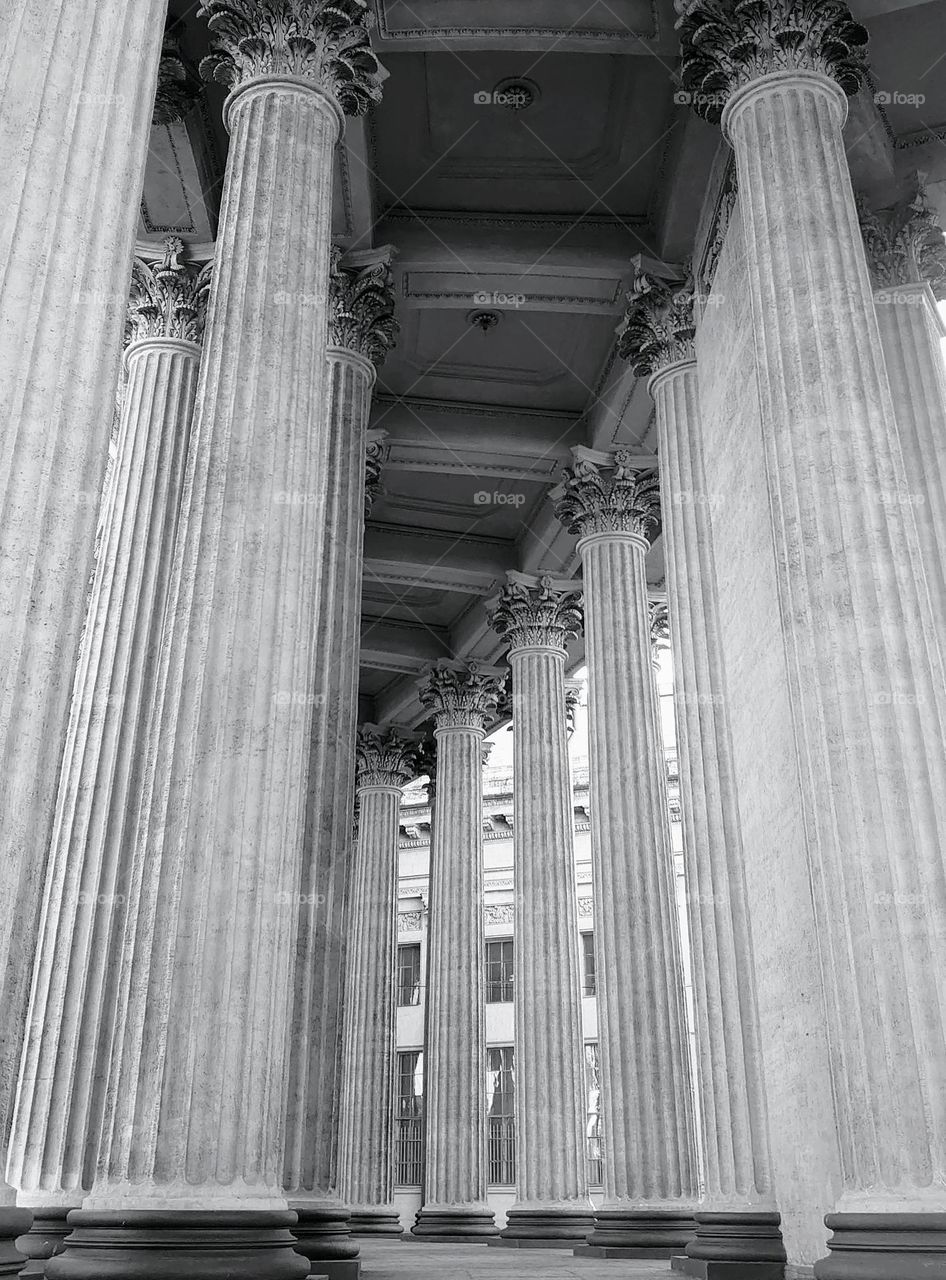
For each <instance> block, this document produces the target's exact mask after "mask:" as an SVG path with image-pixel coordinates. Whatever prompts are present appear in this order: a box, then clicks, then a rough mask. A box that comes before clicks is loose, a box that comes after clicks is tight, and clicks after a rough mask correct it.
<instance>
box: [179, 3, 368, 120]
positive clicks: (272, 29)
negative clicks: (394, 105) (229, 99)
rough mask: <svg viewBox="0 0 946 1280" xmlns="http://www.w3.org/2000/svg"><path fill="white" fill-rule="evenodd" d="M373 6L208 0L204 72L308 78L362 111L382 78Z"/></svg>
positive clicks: (229, 82) (352, 111)
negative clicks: (371, 34) (373, 39)
mask: <svg viewBox="0 0 946 1280" xmlns="http://www.w3.org/2000/svg"><path fill="white" fill-rule="evenodd" d="M368 10H369V6H368V3H367V0H203V4H202V5H201V8H200V10H199V12H200V15H201V17H205V18H206V19H207V25H208V26H209V28H210V35H211V45H212V50H213V51H212V53H211V54H210V55H209V56H208V57H206V58H204V60H203V61H202V62H201V64H200V73H201V75H202V76H203V77H204V78H205V79H207V80H211V79H213V80H218V81H219V82H220V83H221V84H225V85H226V86H227V88H228V89H230V90H234V89H238V88H240V87H241V86H242V85H244V84H246V83H248V82H249V81H251V80H255V79H259V78H261V77H271V76H291V77H293V78H295V79H298V80H308V81H310V82H311V83H312V84H313V85H316V86H318V87H319V88H321V89H322V90H323V91H324V92H325V93H327V94H328V95H329V96H330V97H331V98H333V99H334V101H335V102H337V103H338V106H339V107H340V108H341V110H342V111H344V112H345V114H346V115H349V116H363V115H364V114H365V112H366V111H367V110H368V107H369V105H370V104H371V103H372V102H378V101H379V100H380V98H381V82H382V80H383V78H384V72H383V70H382V68H381V65H380V63H379V62H378V59H377V58H376V57H375V54H374V53H373V51H372V48H371V44H370V43H369V40H368V26H369V12H368Z"/></svg>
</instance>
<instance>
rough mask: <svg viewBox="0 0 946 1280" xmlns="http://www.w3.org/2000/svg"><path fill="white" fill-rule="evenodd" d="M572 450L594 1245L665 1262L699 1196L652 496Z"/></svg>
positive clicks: (632, 476) (563, 507) (622, 458)
mask: <svg viewBox="0 0 946 1280" xmlns="http://www.w3.org/2000/svg"><path fill="white" fill-rule="evenodd" d="M574 453H575V463H574V466H573V467H572V468H569V469H567V470H566V472H565V483H564V484H563V485H562V486H561V488H559V489H558V490H556V491H555V495H554V496H555V497H556V499H557V500H558V504H557V511H558V514H559V517H560V518H561V519H562V520H563V522H564V523H565V524H566V527H568V528H569V529H570V530H571V531H572V532H575V533H578V534H579V542H578V547H579V550H580V553H581V558H582V579H583V584H584V600H585V640H586V648H585V654H586V660H587V663H588V744H589V783H590V788H591V814H592V821H591V850H592V867H593V877H594V884H595V898H594V925H595V948H596V951H597V953H598V955H599V956H600V957H601V964H600V965H599V966H598V1046H599V1055H600V1063H601V1101H602V1106H601V1111H602V1122H603V1129H604V1141H603V1144H602V1149H603V1154H604V1190H605V1198H604V1201H603V1203H602V1205H601V1206H600V1207H599V1208H598V1210H597V1211H596V1214H595V1231H594V1234H593V1235H592V1236H590V1237H589V1241H588V1243H589V1245H590V1246H591V1247H592V1248H594V1249H599V1248H600V1249H621V1250H622V1251H627V1252H628V1253H629V1254H631V1255H633V1254H637V1255H638V1256H650V1257H653V1256H659V1255H660V1254H661V1253H662V1254H663V1256H665V1257H669V1256H670V1254H671V1253H677V1252H682V1250H683V1249H684V1248H685V1247H686V1244H687V1242H688V1240H689V1239H690V1237H691V1236H692V1234H693V1227H694V1223H693V1209H694V1205H695V1201H696V1196H697V1185H696V1154H695V1148H694V1135H693V1097H692V1084H691V1080H690V1066H689V1051H688V1039H687V1034H686V1025H685V1009H684V997H683V970H682V961H681V954H680V936H679V924H678V913H677V905H676V896H675V877H674V874H673V861H672V855H671V850H670V819H669V806H668V802H667V782H666V771H665V766H664V758H663V746H662V740H661V734H660V729H659V726H658V709H657V688H656V682H655V680H654V670H653V656H652V650H651V621H650V611H649V606H648V598H647V576H646V569H645V556H646V553H647V550H648V548H649V545H650V544H649V542H648V538H647V533H648V532H649V530H650V529H651V528H652V527H653V526H654V525H656V522H657V509H658V494H657V485H656V480H655V479H654V477H653V476H652V475H650V474H648V473H647V472H646V470H645V471H634V470H633V469H632V467H631V459H630V456H629V455H627V454H624V453H618V454H616V455H614V456H613V457H612V456H611V455H608V454H599V453H592V452H591V451H590V450H585V449H576V450H575V451H574ZM612 468H613V470H612ZM609 472H610V474H609Z"/></svg>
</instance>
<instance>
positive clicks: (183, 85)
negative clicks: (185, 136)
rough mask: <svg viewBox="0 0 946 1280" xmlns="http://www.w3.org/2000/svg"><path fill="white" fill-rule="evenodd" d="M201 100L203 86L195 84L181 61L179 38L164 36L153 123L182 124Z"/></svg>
mask: <svg viewBox="0 0 946 1280" xmlns="http://www.w3.org/2000/svg"><path fill="white" fill-rule="evenodd" d="M199 97H200V85H199V84H195V82H194V80H193V78H192V76H191V74H190V72H189V71H188V70H187V67H186V66H185V65H184V62H183V60H182V59H181V50H180V45H179V44H178V42H177V37H176V36H175V35H174V34H173V33H172V32H170V31H168V32H165V35H164V43H163V44H162V45H161V61H160V62H159V63H158V87H157V90H156V91H155V95H154V113H153V115H152V117H151V123H152V124H173V123H174V122H175V120H183V119H184V117H185V116H186V115H187V114H188V112H189V111H190V109H191V107H192V106H193V105H194V103H195V102H196V101H197V99H198V98H199Z"/></svg>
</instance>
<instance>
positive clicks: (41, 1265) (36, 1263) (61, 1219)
mask: <svg viewBox="0 0 946 1280" xmlns="http://www.w3.org/2000/svg"><path fill="white" fill-rule="evenodd" d="M72 1208H78V1205H73V1206H72V1207H71V1208H70V1206H69V1205H52V1206H50V1207H49V1208H48V1209H44V1208H39V1209H33V1210H32V1214H33V1225H32V1226H31V1227H30V1229H29V1230H28V1231H27V1232H26V1233H25V1235H22V1236H20V1238H19V1240H17V1242H16V1247H17V1248H18V1249H19V1251H20V1253H23V1254H25V1255H26V1257H27V1258H28V1259H29V1261H28V1262H27V1264H26V1266H25V1267H24V1268H23V1270H22V1271H21V1272H20V1276H21V1277H22V1280H39V1278H40V1276H44V1275H45V1274H46V1263H47V1262H48V1261H49V1259H50V1258H54V1257H55V1256H56V1254H58V1253H62V1249H63V1241H64V1240H65V1238H66V1236H67V1235H68V1234H69V1232H70V1231H71V1230H72V1228H71V1227H70V1226H68V1225H67V1223H66V1218H67V1216H68V1214H69V1213H70V1212H71V1211H72ZM2 1274H3V1270H2V1268H0V1275H2Z"/></svg>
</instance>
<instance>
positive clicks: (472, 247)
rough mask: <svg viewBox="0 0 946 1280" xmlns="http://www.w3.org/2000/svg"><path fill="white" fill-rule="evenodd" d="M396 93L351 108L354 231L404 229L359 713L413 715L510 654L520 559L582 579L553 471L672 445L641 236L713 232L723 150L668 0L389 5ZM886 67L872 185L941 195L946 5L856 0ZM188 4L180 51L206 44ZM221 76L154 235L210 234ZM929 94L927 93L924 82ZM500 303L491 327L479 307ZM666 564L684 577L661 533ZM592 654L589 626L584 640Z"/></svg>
mask: <svg viewBox="0 0 946 1280" xmlns="http://www.w3.org/2000/svg"><path fill="white" fill-rule="evenodd" d="M375 7H376V18H377V23H376V28H375V31H374V34H373V43H374V45H375V47H376V50H377V52H378V53H379V55H380V57H381V60H382V62H383V64H384V65H385V67H386V69H387V71H388V72H389V78H388V80H387V81H386V84H385V87H384V99H383V101H382V102H381V103H380V104H379V105H378V106H377V107H375V108H374V109H373V110H372V112H371V113H370V115H369V116H368V117H367V118H366V119H365V120H358V121H349V123H348V128H347V133H346V137H345V139H344V141H343V143H342V144H341V145H340V147H339V149H338V157H337V166H336V177H335V192H334V209H333V227H334V233H335V236H336V239H337V240H338V241H339V242H340V243H341V244H343V245H344V246H346V247H351V248H355V247H361V248H363V247H370V246H379V245H384V244H390V245H392V246H393V247H394V249H395V250H396V257H395V259H394V275H395V284H396V290H397V298H398V314H399V319H400V324H401V334H400V339H399V342H398V345H397V348H396V349H395V351H394V352H393V353H392V354H391V355H390V356H389V358H388V360H387V362H386V363H385V365H384V366H383V367H382V369H381V371H380V376H379V379H378V385H377V391H376V395H375V399H374V405H373V409H372V426H374V427H379V428H382V429H383V430H385V431H386V432H387V433H388V444H389V448H390V455H389V459H388V462H387V465H386V468H385V471H384V476H383V483H384V492H383V494H382V496H381V497H380V498H379V499H378V500H377V501H376V503H375V505H374V508H373V510H372V513H371V518H370V520H369V523H368V528H367V532H366V541H365V584H364V595H363V602H362V656H361V699H362V705H361V711H362V715H363V717H364V718H365V719H369V720H373V721H385V720H394V721H397V722H401V723H407V724H409V725H416V724H417V723H418V722H419V721H420V720H421V719H422V717H423V712H422V709H421V707H420V704H419V702H418V700H417V697H416V690H415V683H416V680H417V678H418V676H419V675H420V673H421V671H422V670H423V668H424V667H425V665H426V664H427V663H429V662H431V661H432V660H434V659H436V658H438V657H448V656H458V655H459V656H475V657H479V658H481V659H483V660H484V661H487V662H494V661H496V660H497V659H498V658H499V655H500V652H501V647H502V646H501V645H500V643H499V642H498V641H497V640H496V638H495V637H494V636H492V634H491V633H490V631H489V629H488V627H487V626H486V620H485V612H484V602H485V600H486V599H488V597H489V596H491V595H492V594H494V593H495V591H496V590H497V589H498V587H499V585H500V584H501V583H502V580H503V578H504V575H505V572H506V570H507V569H512V568H516V569H523V570H527V571H530V572H545V571H548V572H551V573H555V574H571V573H574V572H575V571H576V569H577V561H576V556H575V551H574V538H572V537H570V536H569V535H566V534H564V533H563V532H562V531H561V529H560V528H559V527H558V525H557V523H556V521H555V520H554V518H553V516H552V513H551V510H550V504H549V501H548V491H549V488H550V487H551V486H552V485H553V484H554V483H556V482H557V480H558V478H559V472H560V469H561V467H562V465H563V464H564V463H565V462H566V461H567V460H568V459H569V456H570V455H569V450H570V447H571V446H572V445H575V444H586V445H591V446H593V447H596V448H603V447H608V446H610V445H612V444H614V443H621V444H625V445H628V446H630V447H632V448H634V449H635V450H637V451H638V452H640V453H642V454H652V453H653V452H654V449H655V441H654V437H653V421H652V406H651V403H650V398H649V396H648V395H647V392H646V387H645V386H644V385H643V384H642V383H641V382H640V381H638V380H636V379H635V378H634V377H633V376H632V375H631V374H630V373H629V372H628V371H627V369H626V367H625V366H624V365H623V364H622V363H621V362H619V361H617V360H616V358H615V352H614V338H615V329H616V327H617V325H618V324H619V322H620V319H621V315H622V310H623V302H624V294H625V292H626V290H627V289H628V288H629V286H630V283H631V279H632V276H633V262H634V258H635V256H636V255H638V254H644V255H646V256H648V257H652V258H657V259H662V260H665V261H680V260H682V259H683V258H685V257H687V256H689V255H690V254H692V253H694V249H695V247H696V248H698V242H699V238H700V236H701V235H705V233H706V225H707V208H708V207H709V206H710V205H711V204H712V201H713V199H714V192H716V191H718V189H719V186H720V181H721V174H722V170H723V167H724V165H725V162H726V149H725V147H724V146H723V145H722V144H721V142H720V136H719V132H718V130H717V129H715V128H712V127H711V126H709V125H707V124H705V123H704V122H702V121H701V120H699V119H697V118H696V117H695V116H694V115H693V114H692V113H691V112H690V111H689V109H688V108H687V107H686V106H685V105H683V104H681V103H678V102H676V101H675V97H674V95H675V88H676V86H675V82H674V74H675V69H676V64H677V60H678V50H677V43H676V37H675V34H674V29H673V22H674V17H675V13H674V8H673V4H672V0H653V3H652V2H651V0H591V2H590V3H589V0H544V3H542V4H537V3H535V0H376V6H375ZM851 8H852V9H853V10H854V11H855V13H856V16H858V17H859V18H860V19H861V20H862V21H865V22H866V23H867V25H868V27H869V29H870V31H871V36H872V46H871V50H872V73H873V79H874V84H873V85H872V86H869V87H868V88H867V89H865V90H864V91H863V92H862V94H861V96H860V98H859V99H858V100H857V101H856V102H854V103H853V104H852V110H851V119H850V121H849V124H848V127H847V145H848V153H849V157H850V160H851V166H852V172H853V173H854V175H855V181H856V182H857V183H858V185H860V186H862V187H864V188H865V189H870V190H871V191H872V195H873V197H874V199H875V201H876V202H878V203H879V202H881V201H882V200H883V198H884V197H885V196H886V195H889V197H890V198H891V199H892V198H894V196H895V194H896V191H897V188H898V185H899V184H900V183H901V182H902V181H903V180H904V177H905V175H907V174H908V173H909V172H911V171H912V170H918V171H919V172H920V173H921V175H922V176H923V177H924V178H925V179H926V181H927V182H928V184H929V187H930V193H931V196H932V198H933V200H934V202H935V203H937V204H938V205H939V206H940V209H941V213H942V214H943V215H946V163H944V157H946V0H934V2H933V3H925V4H916V3H910V2H909V0H906V2H904V0H851ZM194 10H195V6H194V5H193V4H192V3H190V2H189V0H171V4H170V11H171V15H172V17H175V18H180V20H181V21H180V35H181V41H182V51H183V54H184V57H185V60H186V61H187V62H189V63H190V64H191V65H192V66H193V67H194V68H196V66H197V64H198V63H199V61H200V58H201V56H202V55H203V54H204V52H206V48H207V38H206V31H205V28H204V24H203V22H202V20H200V19H199V18H197V17H196V16H195V12H194ZM223 98H224V94H223V90H222V89H221V88H220V86H217V85H209V86H207V87H206V88H205V90H204V93H203V96H202V99H201V101H200V102H199V103H198V104H197V106H196V107H195V109H194V110H193V111H192V113H191V115H190V116H189V118H188V119H187V121H186V122H184V123H182V124H177V125H171V126H161V127H156V128H155V130H154V132H153V136H152V148H151V160H150V163H149V167H148V173H147V177H146V182H145V189H144V194H143V201H142V219H141V228H140V234H141V236H142V238H143V239H148V240H157V239H160V238H161V236H162V235H165V234H168V233H169V232H171V231H174V232H175V233H177V234H180V235H182V237H183V238H184V239H185V240H187V241H189V242H191V243H193V244H208V243H210V242H212V240H213V238H214V236H215V233H216V217H217V209H218V204H219V193H220V187H221V182H222V175H223V166H224V163H225V158H226V152H227V137H226V133H225V131H224V129H223V126H222V123H221V118H222V106H223ZM919 98H922V101H918V99H919ZM484 311H485V312H488V313H491V315H490V318H491V320H493V321H494V323H491V324H489V325H486V324H483V325H481V324H477V323H474V320H475V319H476V313H478V312H479V313H482V312H484ZM648 576H649V578H650V580H651V581H652V583H654V584H655V585H659V584H660V583H661V581H662V578H663V558H662V552H661V545H660V540H659V539H658V540H657V542H656V543H655V545H654V547H653V548H652V550H651V555H650V558H649V562H648ZM571 656H572V658H573V660H574V661H576V662H577V661H578V660H580V658H581V651H580V647H576V649H575V650H574V652H573V654H572V655H571Z"/></svg>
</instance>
